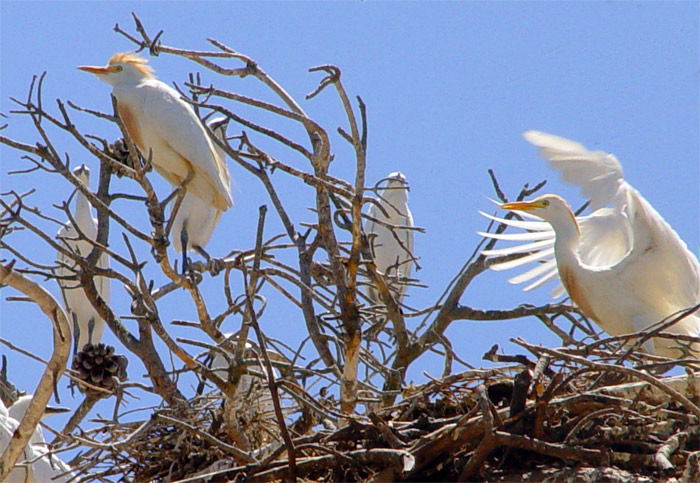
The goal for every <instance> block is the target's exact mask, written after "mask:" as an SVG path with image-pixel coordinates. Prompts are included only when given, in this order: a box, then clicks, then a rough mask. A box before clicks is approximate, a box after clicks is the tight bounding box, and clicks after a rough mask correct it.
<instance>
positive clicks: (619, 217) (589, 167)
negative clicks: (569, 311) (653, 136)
mask: <svg viewBox="0 0 700 483" xmlns="http://www.w3.org/2000/svg"><path fill="white" fill-rule="evenodd" d="M524 136H525V139H526V140H528V141H529V142H530V143H532V144H534V145H535V146H537V147H539V148H540V153H541V154H542V155H543V156H544V157H545V158H547V159H548V160H549V164H550V166H552V167H553V168H555V169H557V170H558V171H559V172H560V173H561V175H562V177H563V179H564V180H565V181H567V182H569V183H572V184H576V185H579V186H580V188H581V192H582V193H583V194H584V195H585V196H588V197H589V198H590V206H591V209H592V210H593V212H592V213H591V214H590V215H587V216H581V217H578V218H575V217H574V215H573V213H572V211H571V209H570V208H569V206H568V204H566V202H565V201H564V200H562V199H561V198H559V197H558V196H555V195H544V196H541V197H539V198H537V199H535V200H533V201H531V202H516V203H506V204H505V205H502V208H504V209H509V210H515V211H518V212H519V214H521V215H523V216H524V217H526V218H529V219H533V218H535V219H543V220H545V221H544V222H541V221H519V220H503V219H500V218H496V217H492V216H490V215H486V214H484V216H487V217H488V218H490V219H494V220H496V221H500V222H503V223H506V224H507V225H509V226H513V227H516V228H520V229H524V230H527V232H524V233H517V234H501V235H496V234H491V233H481V234H482V235H483V236H487V237H490V238H496V239H500V240H509V241H517V242H525V243H523V244H521V245H516V246H512V247H508V248H501V249H496V250H489V251H484V253H485V254H486V255H491V256H496V255H511V254H516V253H528V255H526V256H525V257H522V258H519V259H517V260H513V261H509V262H504V263H501V264H496V265H493V266H492V267H491V268H493V269H495V270H505V269H510V268H516V267H521V266H524V265H527V264H529V263H533V262H537V265H536V266H535V267H534V268H532V269H530V270H528V271H527V272H525V273H523V274H521V275H518V276H516V277H513V278H511V279H510V282H511V283H522V282H530V284H529V285H528V286H526V287H525V290H530V289H533V288H536V287H539V286H541V285H543V284H544V283H547V282H549V281H551V280H557V282H558V288H557V289H555V291H554V293H553V296H559V295H561V294H562V293H563V291H564V289H565V290H566V291H567V292H568V293H569V295H570V296H571V299H572V301H573V302H574V303H576V304H577V306H579V307H580V308H581V310H582V311H583V312H584V313H585V314H586V316H588V317H589V318H590V319H592V320H594V321H595V322H596V323H597V324H598V325H599V326H600V327H601V328H602V329H603V330H605V331H606V332H608V333H609V334H612V335H621V334H627V333H632V332H637V331H640V330H644V329H646V328H647V327H649V326H650V325H653V324H656V323H657V322H660V321H662V320H664V319H666V318H667V317H670V316H672V315H673V314H675V313H677V312H679V311H682V310H684V309H687V308H690V307H692V306H694V305H696V304H697V303H698V302H700V264H699V263H698V260H697V258H695V256H694V255H693V254H692V253H691V252H690V251H689V250H688V248H687V246H686V244H685V243H684V242H683V241H682V240H681V239H680V238H679V237H678V235H677V234H676V232H675V231H674V230H673V229H672V228H671V227H670V226H669V225H668V223H666V221H664V219H663V218H662V217H661V216H660V215H659V214H658V213H657V212H656V211H655V210H654V208H653V207H652V206H651V205H650V204H649V203H648V202H647V201H646V200H645V199H644V198H643V197H642V196H641V195H640V194H639V193H638V192H637V191H636V190H635V189H634V188H633V187H632V186H630V185H629V183H627V182H626V181H625V180H624V178H623V175H622V168H621V166H620V163H619V162H618V161H617V159H616V158H615V156H613V155H612V154H607V153H604V152H600V151H596V152H590V151H588V150H586V148H584V147H583V146H582V145H580V144H578V143H575V142H573V141H569V140H567V139H563V138H560V137H557V136H553V135H551V134H545V133H541V132H537V131H527V132H526V133H525V134H524ZM482 214H483V213H482ZM533 215H534V216H533ZM666 332H668V333H673V334H682V335H689V336H697V335H698V332H700V315H699V314H697V313H694V314H691V315H689V316H687V317H685V318H684V319H682V320H681V321H680V322H679V323H677V324H675V325H674V326H672V327H670V328H669V329H667V330H666ZM677 345H678V344H676V343H674V341H673V340H672V339H652V340H650V341H648V342H647V343H646V344H645V345H644V347H643V348H644V350H645V351H647V352H650V353H655V354H658V355H663V356H668V357H678V356H680V355H681V352H680V351H679V350H678V349H674V346H677ZM696 350H697V349H696Z"/></svg>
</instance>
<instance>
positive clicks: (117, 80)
mask: <svg viewBox="0 0 700 483" xmlns="http://www.w3.org/2000/svg"><path fill="white" fill-rule="evenodd" d="M78 69H80V70H82V71H85V72H89V73H91V74H95V75H96V76H97V78H98V79H100V80H102V81H105V82H106V83H107V84H109V85H111V86H116V85H119V84H125V83H137V82H139V81H140V80H142V79H152V78H153V69H152V68H151V67H150V66H149V65H148V61H147V60H146V59H144V58H143V57H140V56H138V55H136V54H132V53H130V52H121V53H118V54H114V55H113V56H112V58H111V59H109V62H108V63H107V65H106V66H104V67H100V66H92V65H81V66H80V67H78Z"/></svg>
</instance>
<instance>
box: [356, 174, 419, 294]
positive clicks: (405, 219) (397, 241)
mask: <svg viewBox="0 0 700 483" xmlns="http://www.w3.org/2000/svg"><path fill="white" fill-rule="evenodd" d="M386 179H387V180H388V182H387V185H386V187H385V188H383V189H382V190H381V192H380V193H379V199H378V200H377V204H372V205H371V206H370V209H369V211H368V212H367V215H368V218H367V219H366V221H365V226H364V230H365V233H366V234H367V239H368V241H369V244H370V249H371V252H372V257H373V258H374V263H375V264H376V266H377V270H378V271H379V272H381V273H382V274H383V275H384V277H385V278H386V282H387V284H388V285H389V287H390V288H391V289H392V291H393V292H394V294H395V297H396V301H397V302H398V303H399V304H400V303H401V300H402V299H403V296H404V294H405V293H406V288H407V284H406V279H408V278H409V277H410V276H411V271H412V268H413V230H411V228H412V227H413V215H412V214H411V210H410V209H409V208H408V190H409V188H408V181H406V177H405V176H404V175H403V174H402V173H400V172H398V171H397V172H394V173H391V174H390V175H389V176H387V178H386ZM369 297H370V298H371V299H372V300H373V301H375V302H377V301H379V294H378V293H377V290H376V289H375V288H373V287H372V286H370V289H369Z"/></svg>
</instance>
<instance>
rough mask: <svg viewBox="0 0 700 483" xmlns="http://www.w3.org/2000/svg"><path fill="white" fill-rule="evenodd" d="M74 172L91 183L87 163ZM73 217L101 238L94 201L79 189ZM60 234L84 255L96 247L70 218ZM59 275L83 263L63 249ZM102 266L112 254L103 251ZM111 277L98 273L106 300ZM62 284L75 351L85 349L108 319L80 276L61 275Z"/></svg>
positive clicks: (90, 235) (106, 265) (93, 236)
mask: <svg viewBox="0 0 700 483" xmlns="http://www.w3.org/2000/svg"><path fill="white" fill-rule="evenodd" d="M73 174H74V175H75V176H76V177H77V178H78V179H79V180H80V181H81V182H82V183H83V184H84V185H85V186H86V187H88V188H89V187H90V170H89V169H88V168H87V167H86V166H85V165H81V166H80V167H78V168H76V169H75V170H73ZM73 219H74V220H75V222H76V223H77V225H78V228H79V229H80V231H81V232H82V233H83V235H84V236H85V237H87V238H89V239H90V240H95V239H96V238H97V220H96V219H95V218H93V217H92V213H91V210H90V203H89V202H88V200H87V198H86V197H85V195H84V194H83V193H82V192H80V191H76V194H75V212H74V214H73ZM56 238H57V239H58V240H59V242H60V243H62V244H63V245H64V246H65V247H66V248H67V249H68V250H69V251H72V252H73V253H75V254H76V255H78V256H80V257H83V258H85V257H87V256H88V255H89V254H90V252H91V251H92V248H93V245H91V244H90V242H88V241H87V240H85V239H78V238H79V235H78V230H76V228H75V227H74V226H73V223H71V222H70V221H67V222H66V224H65V225H63V227H62V228H61V229H60V230H59V231H58V234H57V235H56ZM57 261H58V275H59V276H60V277H71V276H74V275H75V271H76V270H79V268H80V266H79V265H78V264H77V263H76V262H74V261H73V260H72V259H71V258H70V257H69V256H67V255H64V254H63V253H61V252H60V251H59V252H58V256H57ZM97 266H98V267H99V268H109V256H108V255H107V254H106V253H103V254H102V255H100V258H99V259H98V261H97ZM109 282H110V281H109V278H107V277H96V278H95V287H96V288H97V292H98V293H99V294H100V296H101V297H102V299H103V300H104V301H105V303H107V304H109V302H110V283H109ZM59 285H60V286H61V289H62V291H63V297H64V301H65V304H66V311H67V312H68V318H69V320H70V322H71V323H70V326H71V329H72V331H73V341H74V347H73V350H74V352H77V351H79V350H82V348H83V346H85V344H87V343H91V344H97V343H98V342H99V341H100V340H101V339H102V332H103V330H104V324H105V322H104V320H103V319H102V318H101V317H100V316H99V314H98V313H97V310H95V308H94V307H93V306H92V304H91V303H90V300H88V298H87V295H85V292H84V291H83V288H82V287H81V286H80V281H79V280H77V279H74V280H67V279H59Z"/></svg>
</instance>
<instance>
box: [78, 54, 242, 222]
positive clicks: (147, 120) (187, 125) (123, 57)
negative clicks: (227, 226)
mask: <svg viewBox="0 0 700 483" xmlns="http://www.w3.org/2000/svg"><path fill="white" fill-rule="evenodd" d="M78 69H80V70H83V71H85V72H90V73H92V74H95V75H97V77H98V78H99V79H100V80H102V81H104V82H106V83H108V84H110V85H111V86H112V87H113V90H112V93H113V94H114V96H115V97H116V99H117V108H118V111H119V117H120V118H121V119H122V122H123V123H124V125H125V127H126V129H127V131H128V132H129V136H130V137H131V139H132V140H133V141H134V143H135V144H136V146H137V147H138V149H139V151H141V155H142V156H143V157H144V158H146V159H149V157H151V156H152V157H151V159H152V162H153V166H154V167H155V169H156V171H158V173H160V175H161V176H163V177H164V178H165V179H166V180H167V181H169V182H170V183H171V184H173V185H182V183H183V182H184V181H185V180H186V179H188V177H190V180H189V182H188V184H187V187H186V189H187V192H188V193H190V194H192V195H194V196H196V197H198V198H200V199H201V200H202V201H204V202H206V203H207V204H209V205H211V206H212V207H214V208H216V209H218V210H220V211H225V210H227V209H228V208H230V207H231V206H232V205H233V198H231V189H230V180H229V174H228V169H227V168H226V163H225V161H224V159H222V158H221V156H219V154H218V153H217V152H216V149H215V148H214V144H213V143H212V141H211V139H209V136H208V135H207V132H206V130H205V129H204V126H203V125H202V123H201V121H200V120H199V119H198V118H197V115H196V114H195V112H194V110H193V109H192V107H191V106H190V105H189V104H187V103H186V102H185V101H183V100H182V99H181V96H180V94H179V93H178V92H177V91H176V90H175V89H173V88H172V87H170V86H168V85H167V84H165V83H164V82H161V81H159V80H156V79H155V78H154V77H153V69H151V68H150V67H149V66H148V65H147V61H146V59H143V58H142V57H139V56H137V55H135V54H131V53H118V54H114V55H113V56H112V58H111V59H109V62H108V64H107V65H106V66H104V67H94V66H80V67H78Z"/></svg>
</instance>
